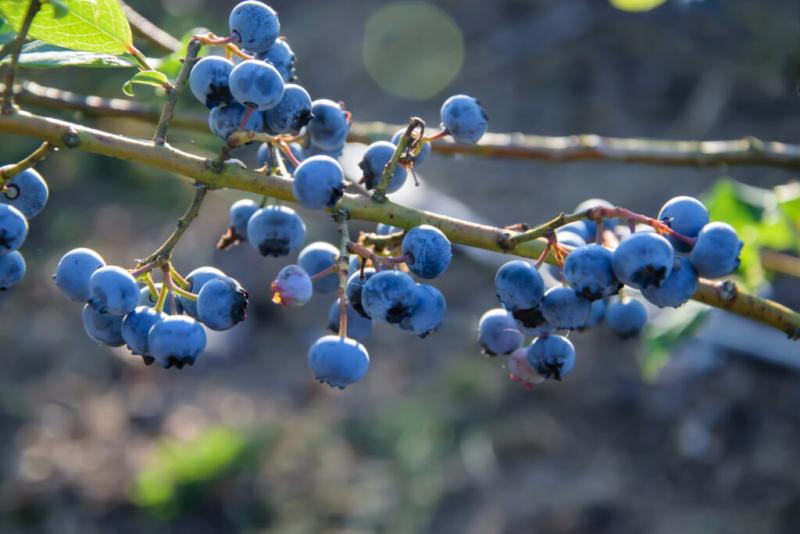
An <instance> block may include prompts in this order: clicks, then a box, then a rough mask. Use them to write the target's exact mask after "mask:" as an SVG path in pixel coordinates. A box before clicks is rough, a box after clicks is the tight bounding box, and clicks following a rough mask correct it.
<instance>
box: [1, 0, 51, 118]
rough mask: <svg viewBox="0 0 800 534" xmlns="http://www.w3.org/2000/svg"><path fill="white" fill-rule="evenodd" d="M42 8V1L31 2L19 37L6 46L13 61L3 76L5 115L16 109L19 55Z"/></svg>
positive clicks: (34, 0)
mask: <svg viewBox="0 0 800 534" xmlns="http://www.w3.org/2000/svg"><path fill="white" fill-rule="evenodd" d="M41 7H42V3H41V1H40V0H30V3H29V4H28V10H27V11H26V12H25V18H24V19H23V21H22V26H21V27H20V30H19V32H17V36H16V37H15V38H14V40H13V41H11V42H10V43H8V45H6V46H7V49H8V55H9V56H10V57H11V61H9V63H8V66H7V67H6V70H5V73H4V75H3V86H4V89H3V107H2V112H3V113H9V112H10V111H11V109H12V108H13V107H14V76H15V75H16V73H17V65H18V64H19V55H20V52H21V51H22V45H23V44H24V43H25V39H26V37H27V36H28V31H29V30H30V28H31V24H33V19H34V18H35V17H36V14H37V13H38V12H39V10H40V9H41Z"/></svg>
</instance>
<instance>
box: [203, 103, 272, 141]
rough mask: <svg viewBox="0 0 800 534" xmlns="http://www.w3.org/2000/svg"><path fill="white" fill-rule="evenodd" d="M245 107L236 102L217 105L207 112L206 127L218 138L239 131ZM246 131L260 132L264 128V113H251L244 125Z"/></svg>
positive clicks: (226, 136)
mask: <svg viewBox="0 0 800 534" xmlns="http://www.w3.org/2000/svg"><path fill="white" fill-rule="evenodd" d="M245 111H246V108H245V107H244V106H243V105H241V104H239V103H238V102H233V103H231V104H228V105H222V106H217V107H215V108H214V109H212V110H211V113H209V114H208V127H209V128H210V129H211V133H213V134H214V135H216V136H217V137H219V138H220V139H227V138H228V137H229V136H230V135H231V134H232V133H234V132H238V131H239V125H240V124H241V123H242V119H243V118H244V114H245ZM244 129H245V130H247V131H257V132H260V131H261V130H263V129H264V115H263V114H262V113H251V114H250V117H249V118H248V119H247V123H246V124H245V127H244Z"/></svg>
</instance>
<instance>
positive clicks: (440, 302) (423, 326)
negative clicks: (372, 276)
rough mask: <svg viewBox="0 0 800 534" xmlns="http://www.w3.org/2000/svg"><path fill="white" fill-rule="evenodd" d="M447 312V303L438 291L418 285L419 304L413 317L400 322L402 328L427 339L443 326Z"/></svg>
mask: <svg viewBox="0 0 800 534" xmlns="http://www.w3.org/2000/svg"><path fill="white" fill-rule="evenodd" d="M446 311H447V302H446V301H445V299H444V295H442V293H441V292H440V291H439V290H438V289H436V288H435V287H433V286H431V285H428V284H417V303H416V304H415V305H414V308H412V310H411V315H409V316H408V317H405V318H404V319H403V320H401V321H400V328H402V329H403V330H410V331H411V332H414V333H415V334H416V335H418V336H419V337H422V338H424V337H427V336H428V335H430V334H432V333H433V332H435V331H436V330H438V328H439V326H441V324H442V321H444V314H445V312H446Z"/></svg>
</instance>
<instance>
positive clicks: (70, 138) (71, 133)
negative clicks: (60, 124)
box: [61, 128, 81, 148]
mask: <svg viewBox="0 0 800 534" xmlns="http://www.w3.org/2000/svg"><path fill="white" fill-rule="evenodd" d="M61 140H62V141H63V142H64V146H65V147H67V148H78V147H79V146H80V144H81V136H80V134H78V132H77V131H76V130H74V129H72V128H70V129H69V130H67V131H66V132H64V135H62V136H61Z"/></svg>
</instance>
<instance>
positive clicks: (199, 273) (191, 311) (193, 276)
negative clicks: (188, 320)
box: [178, 267, 225, 319]
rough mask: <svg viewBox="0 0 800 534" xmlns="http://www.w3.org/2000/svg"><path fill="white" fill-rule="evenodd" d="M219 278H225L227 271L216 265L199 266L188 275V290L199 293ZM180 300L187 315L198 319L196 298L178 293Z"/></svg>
mask: <svg viewBox="0 0 800 534" xmlns="http://www.w3.org/2000/svg"><path fill="white" fill-rule="evenodd" d="M217 278H225V273H223V272H222V271H220V270H219V269H217V268H215V267H198V268H197V269H195V270H194V271H192V272H190V273H189V274H188V275H187V276H186V281H187V282H189V288H188V290H189V291H191V292H192V293H194V294H195V295H199V294H200V290H202V289H203V286H204V285H206V284H207V283H208V282H210V281H211V280H216V279H217ZM178 302H179V303H180V306H181V308H183V311H184V312H185V313H186V314H187V315H189V316H190V317H194V318H195V319H197V301H196V300H189V299H187V298H186V297H181V296H180V295H178Z"/></svg>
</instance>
